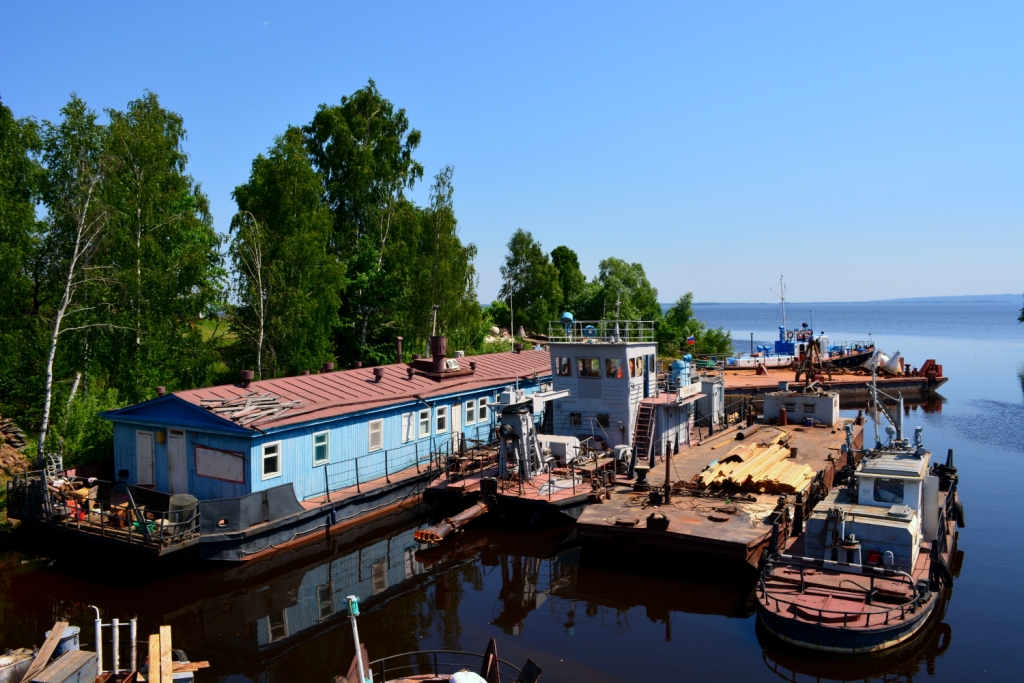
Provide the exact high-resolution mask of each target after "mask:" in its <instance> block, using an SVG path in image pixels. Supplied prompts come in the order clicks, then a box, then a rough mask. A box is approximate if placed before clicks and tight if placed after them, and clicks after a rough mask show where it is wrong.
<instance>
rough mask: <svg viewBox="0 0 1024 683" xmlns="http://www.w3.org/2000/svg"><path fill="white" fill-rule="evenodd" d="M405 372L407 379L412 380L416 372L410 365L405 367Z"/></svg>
mask: <svg viewBox="0 0 1024 683" xmlns="http://www.w3.org/2000/svg"><path fill="white" fill-rule="evenodd" d="M405 371H406V372H408V373H409V379H412V375H413V373H414V372H416V371H415V370H414V369H413V367H412V366H411V365H410V366H409V367H407V368H406V369H405Z"/></svg>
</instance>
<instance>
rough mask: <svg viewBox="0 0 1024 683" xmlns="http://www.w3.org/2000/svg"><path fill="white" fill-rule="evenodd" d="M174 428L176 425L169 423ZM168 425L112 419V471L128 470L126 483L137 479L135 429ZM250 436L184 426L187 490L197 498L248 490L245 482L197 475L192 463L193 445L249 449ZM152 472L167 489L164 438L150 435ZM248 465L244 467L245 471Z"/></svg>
mask: <svg viewBox="0 0 1024 683" xmlns="http://www.w3.org/2000/svg"><path fill="white" fill-rule="evenodd" d="M170 428H171V429H175V428H176V427H170ZM167 429H168V427H166V426H164V425H163V424H150V425H142V424H126V423H120V422H115V423H114V472H115V473H116V472H117V471H119V470H128V483H129V484H135V483H138V472H137V470H136V459H135V456H136V453H135V447H136V432H140V431H142V432H152V433H153V434H154V436H155V434H156V432H158V431H163V432H165V433H166V431H167ZM248 442H249V439H248V438H239V437H228V436H223V435H221V434H210V433H204V432H195V431H189V430H185V462H186V465H187V467H188V490H189V493H191V494H192V495H193V496H195V497H196V498H199V499H200V500H209V499H213V498H233V497H235V496H241V495H243V494H245V493H247V492H248V482H246V483H242V484H235V483H232V482H226V481H220V480H218V479H209V478H207V477H200V476H197V475H196V467H195V445H196V444H197V443H198V444H199V445H201V446H208V447H209V448H217V449H221V450H226V451H234V452H237V453H248V451H249V443H248ZM153 470H154V472H153V474H154V483H155V485H156V490H157V491H165V492H166V491H169V490H170V482H169V480H168V477H167V441H166V439H165V441H164V443H157V440H156V439H155V438H154V439H153ZM248 471H249V468H248V467H246V468H245V472H246V473H248Z"/></svg>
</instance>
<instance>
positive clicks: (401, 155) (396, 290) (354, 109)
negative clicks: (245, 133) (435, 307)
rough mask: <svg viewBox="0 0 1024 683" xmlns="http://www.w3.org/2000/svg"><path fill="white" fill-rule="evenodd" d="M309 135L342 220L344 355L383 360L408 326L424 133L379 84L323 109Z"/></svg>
mask: <svg viewBox="0 0 1024 683" xmlns="http://www.w3.org/2000/svg"><path fill="white" fill-rule="evenodd" d="M303 132H304V134H305V138H306V146H307V149H308V152H309V154H310V157H311V159H312V161H313V166H314V168H316V170H317V171H318V172H319V173H320V175H321V177H322V181H323V184H324V189H325V196H326V198H327V203H328V206H329V207H330V209H331V211H332V212H333V214H334V226H333V232H332V236H331V247H332V250H333V253H334V254H335V255H336V256H337V257H338V258H339V260H340V261H341V262H342V263H343V264H345V266H346V288H345V296H344V297H343V298H342V305H341V307H340V309H339V315H340V334H339V335H338V344H337V350H338V355H339V356H340V357H341V358H343V359H350V358H361V359H366V360H375V359H378V358H379V357H381V356H384V355H386V354H387V349H389V348H390V347H391V345H392V344H393V338H394V335H395V334H396V332H397V331H398V330H399V329H400V327H401V322H402V321H401V318H402V314H403V313H404V312H405V311H403V310H402V309H403V303H404V302H405V301H406V296H405V295H406V291H407V290H406V287H407V285H408V282H409V277H408V275H409V273H408V271H409V260H408V259H407V257H408V255H409V252H410V249H412V248H413V245H415V244H416V243H417V239H416V232H417V229H418V222H419V218H420V216H419V215H418V212H417V211H416V209H415V207H414V206H413V205H412V203H411V202H409V201H408V200H407V199H406V196H405V192H406V190H409V189H411V188H412V187H413V185H414V184H415V183H416V181H418V180H419V179H420V178H422V177H423V167H422V166H421V165H420V164H419V162H417V161H416V160H414V159H413V157H412V153H413V152H414V151H415V149H416V148H417V147H418V146H419V143H420V132H419V131H418V130H415V129H412V128H410V127H409V120H408V118H407V117H406V115H405V110H404V109H398V110H396V109H395V107H394V105H393V104H391V102H389V101H388V100H386V99H384V98H383V97H382V96H381V94H380V92H379V91H378V90H377V86H376V84H375V83H374V82H373V81H372V80H371V81H370V82H369V83H368V84H367V86H366V87H365V88H362V89H361V90H358V91H356V92H355V93H353V94H352V95H351V96H347V97H343V98H342V99H341V103H340V104H338V105H332V106H328V105H326V104H324V105H321V106H320V107H319V108H318V109H317V112H316V115H315V116H314V117H313V120H312V122H310V124H309V125H308V126H306V127H305V128H303Z"/></svg>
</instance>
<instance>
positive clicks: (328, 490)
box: [324, 465, 331, 503]
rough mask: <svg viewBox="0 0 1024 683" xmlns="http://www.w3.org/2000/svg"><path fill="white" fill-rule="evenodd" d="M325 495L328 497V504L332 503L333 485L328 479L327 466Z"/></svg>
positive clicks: (325, 467)
mask: <svg viewBox="0 0 1024 683" xmlns="http://www.w3.org/2000/svg"><path fill="white" fill-rule="evenodd" d="M324 495H325V496H327V502H328V503H330V502H331V484H330V481H329V480H328V478H327V465H324Z"/></svg>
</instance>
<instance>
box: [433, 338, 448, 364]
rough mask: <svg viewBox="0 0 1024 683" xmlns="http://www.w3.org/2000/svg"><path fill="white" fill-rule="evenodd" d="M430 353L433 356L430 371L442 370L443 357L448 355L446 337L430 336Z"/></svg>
mask: <svg viewBox="0 0 1024 683" xmlns="http://www.w3.org/2000/svg"><path fill="white" fill-rule="evenodd" d="M430 355H431V356H432V357H433V366H432V367H431V371H432V372H436V373H441V372H444V359H445V356H447V355H448V338H447V337H431V338H430Z"/></svg>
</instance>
